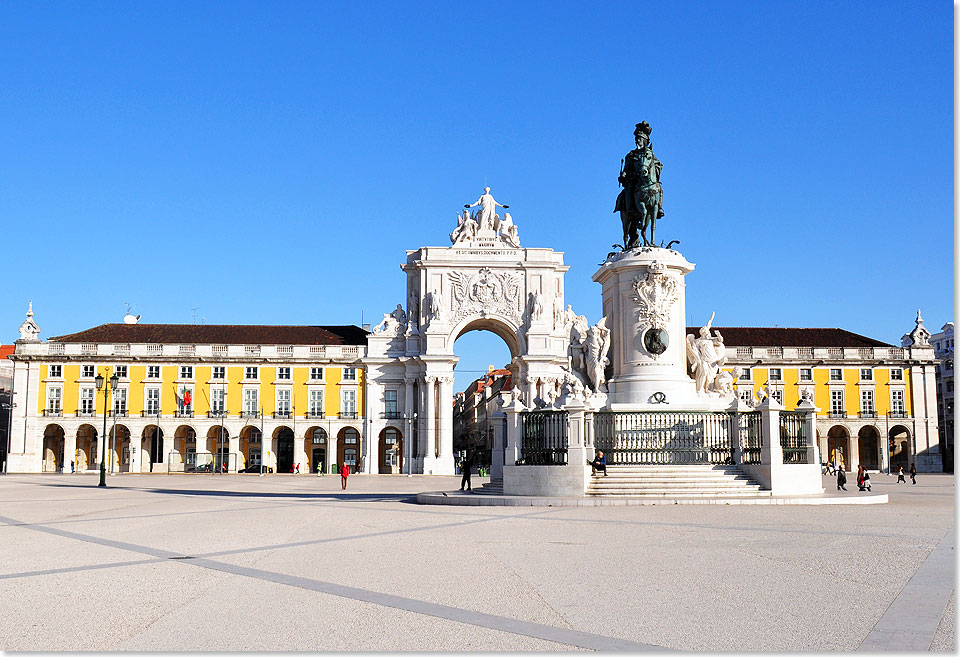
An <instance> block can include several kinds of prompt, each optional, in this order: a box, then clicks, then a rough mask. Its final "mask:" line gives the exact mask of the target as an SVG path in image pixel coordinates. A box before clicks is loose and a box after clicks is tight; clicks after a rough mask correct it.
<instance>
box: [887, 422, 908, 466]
mask: <svg viewBox="0 0 960 657" xmlns="http://www.w3.org/2000/svg"><path fill="white" fill-rule="evenodd" d="M888 440H889V441H890V470H891V472H893V471H896V469H897V468H899V467H903V471H904V472H906V471H907V470H909V469H910V451H911V450H910V431H909V430H908V429H907V428H906V427H905V426H903V425H900V424H898V425H896V426H893V427H890V433H889V434H888Z"/></svg>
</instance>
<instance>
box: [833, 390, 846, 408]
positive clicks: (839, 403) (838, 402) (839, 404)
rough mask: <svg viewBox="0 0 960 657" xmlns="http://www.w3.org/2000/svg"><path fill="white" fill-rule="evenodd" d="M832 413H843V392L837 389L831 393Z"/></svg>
mask: <svg viewBox="0 0 960 657" xmlns="http://www.w3.org/2000/svg"><path fill="white" fill-rule="evenodd" d="M830 412H831V413H843V412H844V407H843V390H839V389H835V390H831V391H830Z"/></svg>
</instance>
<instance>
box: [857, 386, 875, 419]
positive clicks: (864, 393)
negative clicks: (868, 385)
mask: <svg viewBox="0 0 960 657" xmlns="http://www.w3.org/2000/svg"><path fill="white" fill-rule="evenodd" d="M860 412H861V413H864V414H868V415H873V414H874V413H876V412H877V407H876V405H874V403H873V390H870V389H864V390H861V391H860Z"/></svg>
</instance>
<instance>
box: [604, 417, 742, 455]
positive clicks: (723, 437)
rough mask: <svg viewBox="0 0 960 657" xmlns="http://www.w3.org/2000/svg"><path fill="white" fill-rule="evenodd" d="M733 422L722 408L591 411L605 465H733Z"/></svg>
mask: <svg viewBox="0 0 960 657" xmlns="http://www.w3.org/2000/svg"><path fill="white" fill-rule="evenodd" d="M736 422H737V419H736V414H735V413H729V412H722V411H721V412H704V413H695V412H682V411H635V412H624V413H596V414H594V416H593V436H594V438H593V443H594V447H595V448H596V449H598V450H603V453H604V455H605V456H606V459H607V463H608V464H610V465H666V464H683V465H692V464H712V465H723V464H732V463H733V462H734V459H733V453H734V449H733V442H732V440H733V438H734V437H735V436H736V435H737V424H736ZM757 430H758V431H759V423H758V425H757Z"/></svg>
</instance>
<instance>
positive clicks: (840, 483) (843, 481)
mask: <svg viewBox="0 0 960 657" xmlns="http://www.w3.org/2000/svg"><path fill="white" fill-rule="evenodd" d="M837 490H847V473H846V472H844V471H843V468H839V469H838V470H837Z"/></svg>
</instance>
